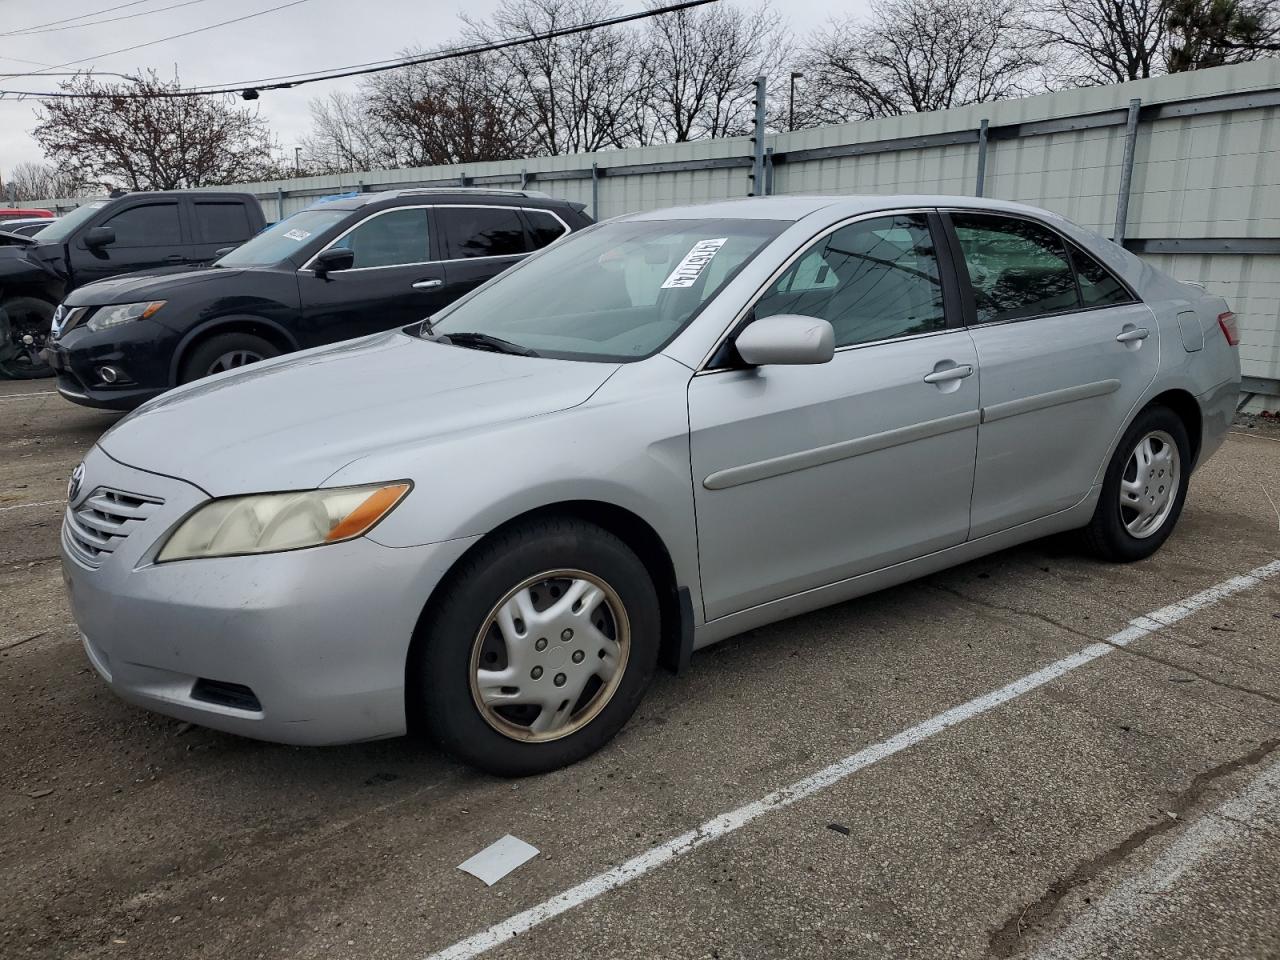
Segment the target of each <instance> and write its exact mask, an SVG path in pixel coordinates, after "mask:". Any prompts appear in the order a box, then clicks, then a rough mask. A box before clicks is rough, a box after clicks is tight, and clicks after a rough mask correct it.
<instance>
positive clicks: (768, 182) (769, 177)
mask: <svg viewBox="0 0 1280 960" xmlns="http://www.w3.org/2000/svg"><path fill="white" fill-rule="evenodd" d="M764 195H765V196H766V197H772V196H773V147H769V148H768V149H767V150H765V152H764Z"/></svg>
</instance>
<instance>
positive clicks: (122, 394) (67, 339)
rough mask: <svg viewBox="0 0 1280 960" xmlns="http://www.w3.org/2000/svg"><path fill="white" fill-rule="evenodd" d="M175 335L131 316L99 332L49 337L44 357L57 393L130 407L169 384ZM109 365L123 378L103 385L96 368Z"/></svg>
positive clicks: (115, 407) (85, 401)
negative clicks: (128, 321)
mask: <svg viewBox="0 0 1280 960" xmlns="http://www.w3.org/2000/svg"><path fill="white" fill-rule="evenodd" d="M179 339H180V338H179V336H178V335H177V334H175V333H174V332H173V331H171V330H169V329H168V328H167V327H162V326H160V324H158V323H154V322H153V321H151V320H134V321H132V322H130V323H127V324H123V325H121V326H119V327H115V328H112V329H109V330H104V331H102V332H101V333H98V332H95V331H93V330H89V329H88V328H87V327H83V326H80V327H76V328H75V329H73V330H69V331H67V332H66V333H65V334H63V336H62V337H61V338H60V339H51V340H50V341H49V342H48V344H47V345H46V346H45V348H44V351H43V356H44V358H45V361H46V362H47V363H48V364H49V366H51V367H53V370H54V373H56V374H57V377H58V379H57V388H58V392H59V393H60V394H62V395H63V396H64V397H66V398H67V399H68V400H71V401H73V402H75V403H79V404H81V405H83V406H87V407H99V408H102V409H106V410H132V409H133V408H134V407H138V406H141V405H142V404H143V403H145V402H146V401H148V400H150V399H151V398H152V397H158V396H159V395H160V394H162V393H164V392H165V391H166V390H168V389H170V388H171V387H172V386H173V383H172V371H171V366H172V363H173V355H174V350H175V349H176V348H177V343H178V340H179ZM103 366H111V367H114V368H116V369H117V370H120V371H122V372H123V373H124V374H125V375H126V377H127V379H126V380H124V381H122V382H119V383H111V384H108V383H104V382H103V381H102V379H101V378H100V377H99V376H98V373H97V371H98V370H99V369H100V368H102V367H103Z"/></svg>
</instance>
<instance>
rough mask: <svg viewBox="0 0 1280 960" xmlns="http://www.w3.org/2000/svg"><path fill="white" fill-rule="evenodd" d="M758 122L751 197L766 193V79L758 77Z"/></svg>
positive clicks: (753, 135)
mask: <svg viewBox="0 0 1280 960" xmlns="http://www.w3.org/2000/svg"><path fill="white" fill-rule="evenodd" d="M755 84H756V100H755V107H756V123H755V129H754V131H753V132H752V135H751V191H750V192H749V193H748V194H747V196H749V197H758V196H763V195H764V122H765V116H764V113H765V80H764V77H756V79H755Z"/></svg>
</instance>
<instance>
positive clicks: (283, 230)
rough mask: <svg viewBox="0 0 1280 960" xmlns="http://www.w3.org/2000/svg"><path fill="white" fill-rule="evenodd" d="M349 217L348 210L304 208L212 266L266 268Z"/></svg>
mask: <svg viewBox="0 0 1280 960" xmlns="http://www.w3.org/2000/svg"><path fill="white" fill-rule="evenodd" d="M349 216H351V211H350V210H303V211H302V212H301V213H295V214H294V215H293V216H292V217H285V218H284V219H283V220H281V221H280V222H279V223H276V224H272V225H271V226H269V227H267V229H265V230H263V231H262V232H261V233H260V234H258V235H257V236H256V237H254V238H253V239H251V240H248V241H246V242H244V243H242V244H240V246H238V247H236V248H235V249H234V250H232V251H231V252H230V253H228V254H227V255H226V256H225V257H222V258H221V259H219V260H217V261H215V262H214V266H215V267H269V266H273V265H274V264H277V263H279V262H280V261H281V260H284V259H286V258H288V257H291V256H293V255H294V254H295V253H297V252H298V251H299V250H300V249H301V248H302V246H303V244H305V243H306V242H307V241H308V240H310V239H311V238H312V237H314V236H316V235H317V234H320V233H324V231H326V230H328V229H329V228H330V227H332V226H333V225H334V224H336V223H338V222H339V221H342V220H345V219H346V218H347V217H349Z"/></svg>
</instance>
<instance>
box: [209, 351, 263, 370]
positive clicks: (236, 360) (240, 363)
mask: <svg viewBox="0 0 1280 960" xmlns="http://www.w3.org/2000/svg"><path fill="white" fill-rule="evenodd" d="M261 359H263V358H262V355H261V354H259V353H256V352H254V351H253V350H228V351H227V352H226V353H224V354H222V355H221V356H219V357H218V358H217V359H216V360H214V361H213V363H211V364H209V369H208V371H207V372H206V373H205V376H213V375H214V374H215V373H222V372H223V371H224V370H234V369H236V368H237V367H245V366H248V365H249V364H251V363H257V362H258V361H259V360H261Z"/></svg>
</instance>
